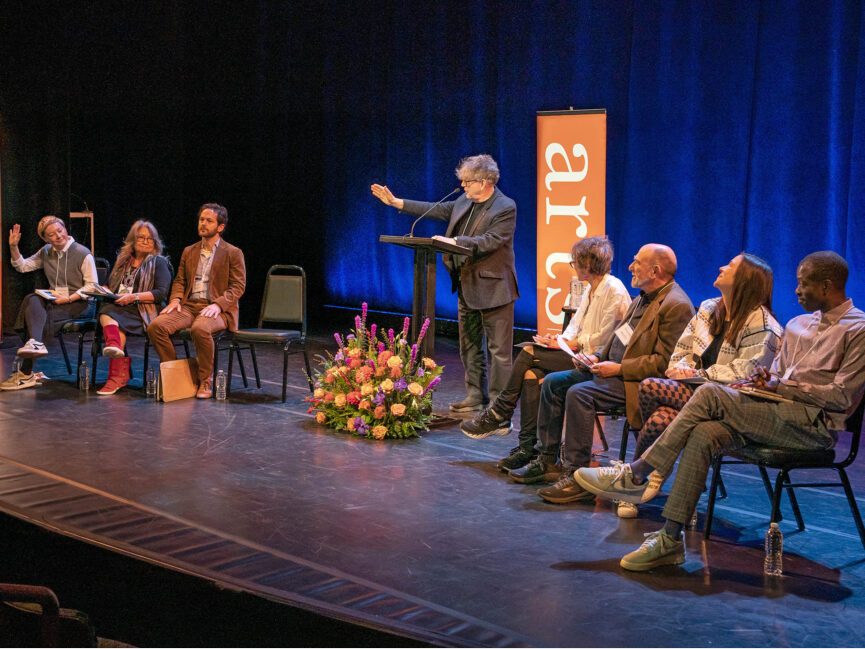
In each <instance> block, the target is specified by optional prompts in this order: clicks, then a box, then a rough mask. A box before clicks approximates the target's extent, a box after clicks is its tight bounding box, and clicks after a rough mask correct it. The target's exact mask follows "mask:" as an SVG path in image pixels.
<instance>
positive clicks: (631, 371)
mask: <svg viewBox="0 0 865 649" xmlns="http://www.w3.org/2000/svg"><path fill="white" fill-rule="evenodd" d="M636 306H637V299H635V300H634V301H633V302H631V306H630V307H629V308H628V312H627V313H626V314H625V319H624V320H623V322H627V321H628V318H629V317H630V316H631V313H633V311H634V309H635V308H636ZM693 315H694V305H693V304H691V299H690V298H689V297H688V295H687V294H686V293H685V291H683V290H682V288H681V287H680V286H679V285H678V284H677V283H676V282H670V283H669V284H668V285H667V286H666V287H665V288H663V289H662V290H661V292H660V293H659V294H658V296H657V297H656V298H655V299H654V301H653V302H652V303H651V304H650V305H649V306H648V308H647V309H646V312H645V313H644V314H643V317H642V318H640V322H638V323H637V326H636V327H635V328H634V333H633V334H632V335H631V342H630V344H629V345H628V346H627V347H625V354H624V356H622V378H623V379H624V381H625V410H626V412H627V414H628V423H629V424H630V425H631V428H641V427H642V425H643V422H642V418H641V417H640V400H639V390H640V381H642V380H643V379H646V378H649V377H650V376H655V377H663V376H664V371H665V370H666V369H667V364H668V363H669V362H670V356H671V355H672V353H673V348H674V347H675V346H676V341H678V340H679V336H681V335H682V332H683V331H684V330H685V327H686V326H687V325H688V322H690V321H691V318H692V317H693ZM612 345H613V337H611V338H610V341H609V342H608V343H607V346H606V347H605V348H604V351H603V354H602V355H601V360H604V359H606V358H607V357H608V356H609V354H610V347H612Z"/></svg>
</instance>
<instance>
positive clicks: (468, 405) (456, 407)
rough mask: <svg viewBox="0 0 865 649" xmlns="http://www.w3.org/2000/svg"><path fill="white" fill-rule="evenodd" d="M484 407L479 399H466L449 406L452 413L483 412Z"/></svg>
mask: <svg viewBox="0 0 865 649" xmlns="http://www.w3.org/2000/svg"><path fill="white" fill-rule="evenodd" d="M483 407H484V404H483V402H482V401H481V400H480V399H478V398H477V397H466V398H465V399H462V400H461V401H455V402H453V403H452V404H450V405H448V408H450V410H451V412H475V411H476V410H483Z"/></svg>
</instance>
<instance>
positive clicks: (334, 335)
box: [333, 333, 344, 347]
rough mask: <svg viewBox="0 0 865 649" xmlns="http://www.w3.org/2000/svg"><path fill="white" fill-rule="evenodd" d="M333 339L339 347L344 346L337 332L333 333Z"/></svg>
mask: <svg viewBox="0 0 865 649" xmlns="http://www.w3.org/2000/svg"><path fill="white" fill-rule="evenodd" d="M333 339H334V340H335V341H336V344H337V345H339V346H340V347H344V345H343V343H342V336H340V335H339V334H338V333H335V334H333Z"/></svg>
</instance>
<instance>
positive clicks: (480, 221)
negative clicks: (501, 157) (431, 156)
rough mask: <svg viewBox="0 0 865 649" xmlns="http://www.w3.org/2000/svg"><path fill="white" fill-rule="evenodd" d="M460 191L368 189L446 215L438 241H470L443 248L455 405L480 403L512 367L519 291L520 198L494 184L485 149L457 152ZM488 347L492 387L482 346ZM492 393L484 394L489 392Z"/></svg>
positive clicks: (466, 407)
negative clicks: (454, 308)
mask: <svg viewBox="0 0 865 649" xmlns="http://www.w3.org/2000/svg"><path fill="white" fill-rule="evenodd" d="M456 175H457V178H459V180H460V185H461V186H462V188H463V192H464V193H463V194H462V196H460V197H459V198H457V199H456V200H455V201H446V202H441V203H438V204H436V203H425V202H422V201H411V200H408V199H402V198H397V197H395V196H394V195H393V193H391V191H390V189H388V188H387V186H384V185H372V187H371V189H372V193H373V195H374V196H375V197H376V198H378V199H379V200H380V201H381V202H382V203H384V204H385V205H390V206H391V207H395V208H397V209H398V210H400V211H402V212H405V213H406V214H411V215H414V216H419V215H421V214H424V213H427V214H426V215H427V216H430V217H432V218H436V219H440V220H442V221H447V222H448V227H447V231H446V232H445V236H444V237H435V238H437V239H440V240H442V241H447V242H449V243H455V244H456V245H458V246H463V247H465V248H469V249H470V250H471V251H472V252H471V255H470V256H462V255H453V256H452V255H444V258H443V261H444V264H445V267H446V268H447V269H448V272H449V273H450V276H451V282H452V286H453V290H454V292H456V294H457V300H458V313H459V337H460V359H461V360H462V363H463V367H464V368H465V386H466V395H465V397H464V398H463V399H462V400H460V401H457V402H456V403H452V404H450V409H451V410H452V411H454V412H472V411H475V410H480V409H481V408H483V406H484V405H485V404H486V403H487V402H488V400H489V399H491V400H495V398H496V396H498V394H499V393H500V392H501V391H502V390H503V389H504V388H505V386H506V385H507V382H508V377H509V376H510V372H511V362H512V356H511V348H512V346H513V338H514V301H515V300H516V299H517V298H518V297H519V295H520V294H519V290H518V288H517V276H516V268H515V267H514V229H515V228H516V222H517V206H516V203H514V201H513V200H511V199H510V198H508V197H507V196H505V195H504V194H503V193H502V191H501V190H500V189H499V188H498V187H497V186H496V185H497V184H498V182H499V167H498V165H497V164H496V161H495V160H493V158H492V156H489V155H486V154H482V155H474V156H469V157H467V158H463V159H462V160H460V163H459V166H458V167H457V169H456ZM484 342H486V351H488V352H489V356H490V362H489V392H487V385H486V380H485V379H486V377H487V363H486V354H485V349H484ZM488 397H489V399H488Z"/></svg>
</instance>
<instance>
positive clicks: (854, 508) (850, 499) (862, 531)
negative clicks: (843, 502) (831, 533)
mask: <svg viewBox="0 0 865 649" xmlns="http://www.w3.org/2000/svg"><path fill="white" fill-rule="evenodd" d="M838 476H839V477H840V478H841V484H842V485H843V486H844V493H845V494H846V495H847V504H848V505H850V513H851V514H853V520H854V522H855V523H856V529H857V531H858V532H859V540H860V541H862V547H863V548H865V525H863V524H862V515H861V514H860V513H859V505H857V504H856V497H855V496H854V495H853V489H852V488H851V487H850V480H849V478H848V477H847V472H846V471H845V470H844V469H843V468H839V469H838Z"/></svg>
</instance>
